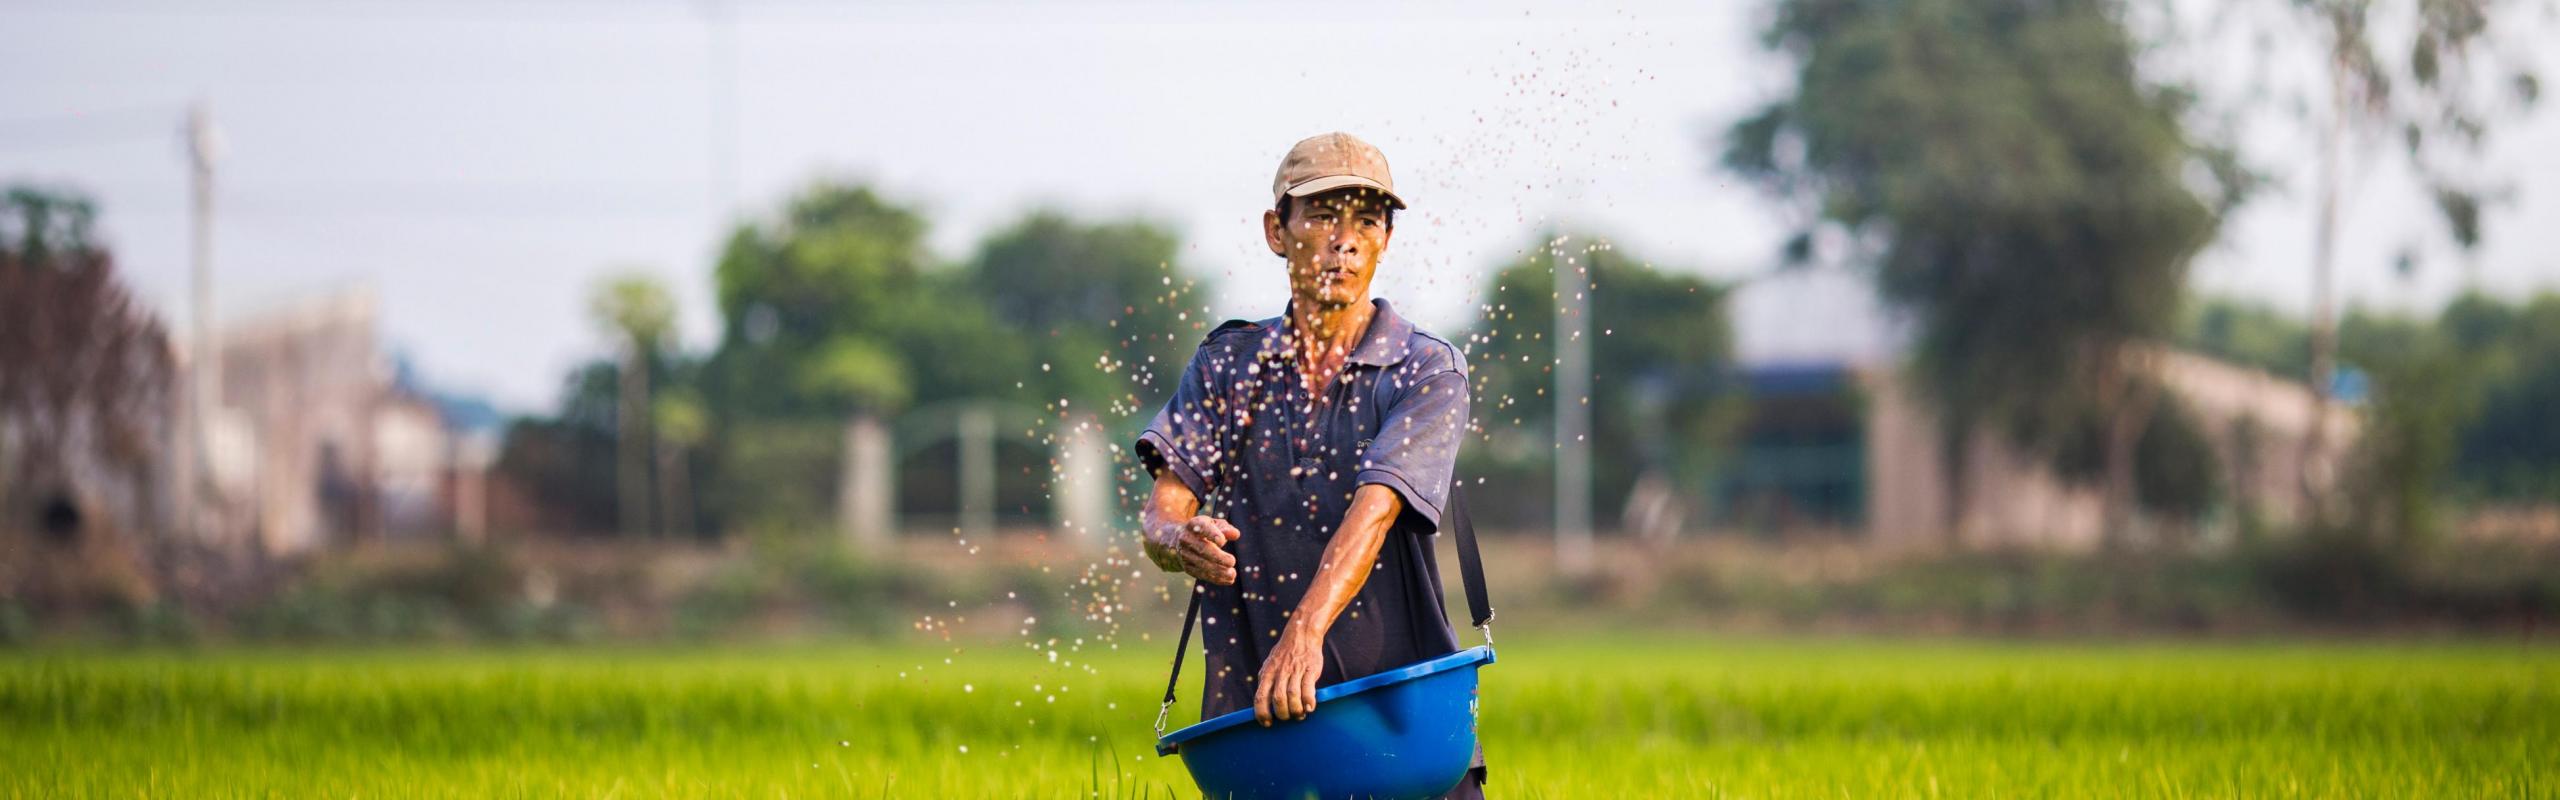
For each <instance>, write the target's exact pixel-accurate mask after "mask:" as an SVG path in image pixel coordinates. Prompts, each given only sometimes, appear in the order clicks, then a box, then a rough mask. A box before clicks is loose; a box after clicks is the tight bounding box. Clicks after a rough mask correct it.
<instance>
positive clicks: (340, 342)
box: [206, 291, 485, 555]
mask: <svg viewBox="0 0 2560 800" xmlns="http://www.w3.org/2000/svg"><path fill="white" fill-rule="evenodd" d="M378 330H379V311H378V305H377V303H376V301H375V299H374V297H373V295H372V294H371V293H370V292H365V291H351V292H343V293H336V294H330V295H324V296H318V297H312V298H307V299H304V300H301V301H298V302H294V303H292V304H289V305H286V306H283V307H279V308H276V309H272V310H269V311H265V312H262V313H258V314H254V315H250V316H247V317H243V318H241V319H238V320H237V321H234V322H232V323H230V324H229V325H226V326H225V327H224V328H223V329H222V330H221V332H220V333H219V334H218V340H219V346H220V352H221V360H220V373H221V374H220V376H219V380H220V383H219V387H220V398H221V399H220V405H219V407H218V408H216V409H215V410H214V411H213V412H212V413H211V414H209V421H208V423H207V430H206V438H207V441H208V448H207V461H208V462H209V463H208V466H209V467H210V469H209V473H210V476H209V483H211V484H212V486H213V487H214V489H215V491H213V492H211V493H210V494H211V496H210V497H208V498H207V502H208V504H209V505H211V506H213V508H212V509H211V513H210V514H208V515H207V516H208V517H210V518H212V519H216V520H219V522H218V523H217V525H218V527H220V528H222V529H224V530H228V531H234V532H239V533H241V534H243V535H244V536H245V538H246V539H247V541H248V542H250V543H252V544H254V546H255V547H257V548H258V549H259V550H261V551H262V552H265V553H267V554H270V555H290V554H295V553H301V552H306V551H309V550H312V549H314V548H318V547H323V546H327V545H332V544H343V543H348V542H353V541H356V540H359V539H368V538H382V537H400V536H424V535H443V534H445V533H448V532H451V531H454V530H455V529H456V527H457V522H467V520H457V519H456V515H455V514H454V501H455V499H456V498H455V497H454V489H455V488H456V487H468V486H471V485H474V484H472V483H470V482H457V481H456V480H455V474H454V472H455V467H456V465H457V455H459V454H462V453H464V452H466V451H467V450H469V449H471V448H469V447H468V445H469V444H470V443H469V442H467V441H466V440H465V432H464V431H462V430H459V429H457V427H456V426H455V425H454V424H452V421H451V420H449V419H447V414H446V413H445V412H444V410H443V409H442V408H441V407H440V406H439V405H438V403H437V402H436V401H435V399H434V398H433V397H431V396H429V395H428V394H427V393H426V392H425V391H424V390H423V389H421V388H420V387H418V386H416V385H415V384H414V382H413V381H412V380H411V379H409V376H407V375H406V374H405V373H404V372H403V371H402V370H399V369H397V368H396V367H395V365H394V364H393V362H392V359H391V358H390V357H389V356H387V355H386V354H385V353H384V351H383V348H382V346H381V340H380V336H379V333H378ZM482 449H485V448H482ZM463 499H465V500H469V499H471V498H468V497H465V498H463Z"/></svg>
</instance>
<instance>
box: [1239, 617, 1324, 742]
mask: <svg viewBox="0 0 2560 800" xmlns="http://www.w3.org/2000/svg"><path fill="white" fill-rule="evenodd" d="M1323 676H1324V634H1323V633H1318V632H1314V631H1312V630H1309V629H1304V628H1300V627H1299V626H1297V625H1295V624H1292V625H1290V626H1289V627H1288V628H1286V629H1284V630H1283V631H1282V632H1281V634H1280V644H1279V646H1277V647H1274V648H1272V650H1271V657H1270V658H1267V659H1263V661H1262V674H1261V676H1259V677H1257V678H1255V679H1254V687H1253V718H1254V719H1256V720H1260V721H1261V722H1262V725H1263V727H1266V728H1267V727H1270V726H1271V723H1272V721H1273V720H1291V719H1306V718H1307V715H1308V714H1313V713H1315V710H1316V679H1317V678H1320V677H1323Z"/></svg>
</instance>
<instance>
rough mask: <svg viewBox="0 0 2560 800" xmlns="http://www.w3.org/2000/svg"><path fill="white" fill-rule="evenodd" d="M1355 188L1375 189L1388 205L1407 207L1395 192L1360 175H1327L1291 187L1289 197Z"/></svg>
mask: <svg viewBox="0 0 2560 800" xmlns="http://www.w3.org/2000/svg"><path fill="white" fill-rule="evenodd" d="M1354 186H1358V187H1363V188H1368V189H1375V190H1377V192H1378V193H1379V194H1382V195H1386V197H1387V202H1388V203H1390V204H1392V205H1394V206H1395V207H1397V208H1404V207H1405V204H1404V198H1402V197H1397V196H1396V193H1395V191H1394V190H1391V189H1388V188H1387V187H1385V186H1381V185H1379V184H1378V182H1377V181H1373V180H1370V179H1368V178H1363V177H1360V176H1358V175H1327V176H1325V177H1322V178H1317V179H1315V180H1311V181H1307V182H1305V183H1301V184H1298V185H1296V186H1291V187H1289V192H1288V195H1289V196H1290V197H1305V196H1308V195H1313V194H1323V193H1325V192H1330V191H1333V190H1335V189H1343V188H1349V187H1354Z"/></svg>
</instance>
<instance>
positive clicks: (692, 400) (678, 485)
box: [649, 387, 711, 538]
mask: <svg viewBox="0 0 2560 800" xmlns="http://www.w3.org/2000/svg"><path fill="white" fill-rule="evenodd" d="M649 424H650V426H651V427H652V428H654V429H655V433H656V434H657V435H656V437H655V438H656V439H657V442H658V499H659V503H660V510H659V519H661V520H664V521H665V523H666V527H667V531H668V532H669V533H672V534H674V535H677V536H681V537H685V538H692V537H694V536H695V535H696V534H697V533H698V532H699V530H700V527H701V524H702V521H701V519H700V517H699V516H698V515H696V514H695V512H694V503H693V465H692V462H693V454H694V450H695V449H696V448H699V447H701V446H702V443H703V442H704V441H705V440H707V439H709V438H710V436H711V419H710V412H708V411H706V410H704V409H703V407H702V395H701V393H700V392H698V391H696V390H694V389H693V388H692V387H676V388H673V389H670V390H668V391H664V392H660V393H659V394H658V398H657V400H656V402H654V403H652V404H651V405H650V408H649Z"/></svg>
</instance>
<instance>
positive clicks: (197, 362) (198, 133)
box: [170, 101, 222, 538]
mask: <svg viewBox="0 0 2560 800" xmlns="http://www.w3.org/2000/svg"><path fill="white" fill-rule="evenodd" d="M182 135H183V136H184V138H185V144H186V146H187V165H188V170H187V174H188V178H189V180H188V184H189V185H188V192H189V203H188V211H189V215H188V224H189V226H190V230H189V231H188V233H189V238H190V240H191V241H190V245H191V246H190V248H189V254H188V258H189V261H190V262H191V263H190V265H189V270H188V271H189V276H190V283H191V285H190V287H189V291H190V294H191V295H192V297H191V300H192V313H191V314H190V315H189V319H188V322H189V323H190V327H192V328H193V329H194V330H193V332H192V333H191V335H189V336H188V343H187V344H188V350H189V355H188V358H187V362H188V363H187V372H186V376H187V378H186V381H187V383H186V389H187V398H186V402H185V404H184V406H185V407H184V409H183V410H182V411H181V413H180V420H179V431H178V437H177V438H178V448H177V449H178V457H177V459H176V460H175V463H173V464H172V465H171V467H172V469H171V470H170V474H171V480H173V481H175V482H176V487H175V488H176V491H174V492H172V494H173V495H174V497H173V498H172V499H173V501H174V504H175V505H176V506H177V507H176V509H175V513H172V514H171V515H170V524H171V526H172V527H174V528H175V530H174V531H173V532H174V533H177V534H178V535H181V536H186V537H190V538H195V537H201V536H203V535H204V534H205V531H204V530H203V528H202V526H203V524H204V522H205V515H204V514H203V513H202V509H200V508H199V507H198V506H199V503H200V502H201V501H199V499H198V498H197V496H196V489H197V486H198V485H199V484H200V483H201V482H202V480H203V477H202V476H201V475H200V474H199V470H200V468H201V467H202V466H203V465H204V464H206V463H207V459H206V458H205V452H204V451H205V447H206V443H207V441H208V437H206V436H205V427H206V425H207V423H208V421H209V420H210V418H211V417H212V414H213V409H214V407H215V406H216V405H217V404H219V403H220V402H221V400H222V348H221V347H220V346H218V345H217V344H216V343H215V342H214V340H213V337H214V318H213V163H214V161H215V160H216V159H218V158H219V157H220V156H221V152H220V151H221V147H222V142H221V139H220V137H219V135H217V134H216V133H215V132H214V129H213V109H212V107H211V106H209V105H208V104H206V103H204V102H203V101H198V102H197V103H196V104H195V105H194V106H192V107H189V108H188V109H187V119H186V126H185V129H184V131H183V132H182Z"/></svg>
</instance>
